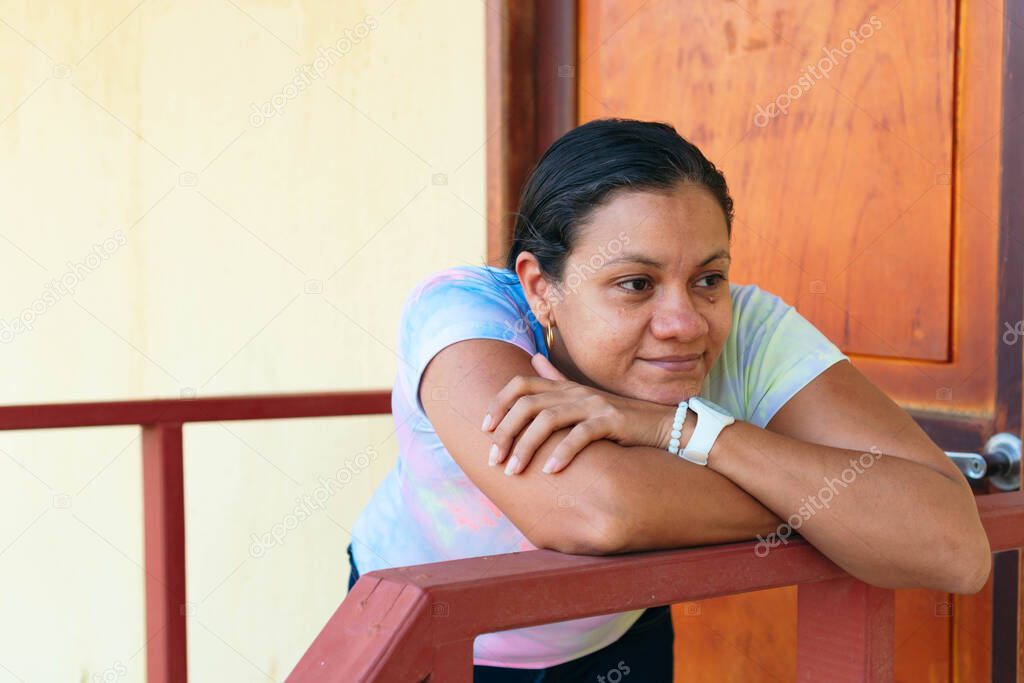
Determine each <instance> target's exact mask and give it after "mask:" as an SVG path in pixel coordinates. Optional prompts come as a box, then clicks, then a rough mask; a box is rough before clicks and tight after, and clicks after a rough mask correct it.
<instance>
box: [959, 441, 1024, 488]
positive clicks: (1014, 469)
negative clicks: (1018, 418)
mask: <svg viewBox="0 0 1024 683" xmlns="http://www.w3.org/2000/svg"><path fill="white" fill-rule="evenodd" d="M1020 450H1021V441H1020V437H1019V436H1015V435H1013V434H1010V433H1009V432H1001V433H999V434H996V435H995V436H993V437H992V438H991V439H989V440H988V441H987V442H985V449H984V452H982V453H981V454H978V453H959V452H956V451H946V455H948V456H949V459H950V460H952V461H953V464H955V465H956V466H957V467H958V468H959V469H960V471H961V472H963V474H964V476H965V477H967V478H968V479H984V478H985V477H988V480H989V481H990V482H992V485H993V486H995V487H996V488H997V489H999V490H1000V491H1016V490H1017V489H1019V488H1020Z"/></svg>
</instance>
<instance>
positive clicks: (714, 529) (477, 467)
mask: <svg viewBox="0 0 1024 683" xmlns="http://www.w3.org/2000/svg"><path fill="white" fill-rule="evenodd" d="M531 374H536V373H535V372H534V371H533V368H532V367H531V364H530V357H529V356H528V355H527V354H526V353H525V352H524V351H522V350H521V349H519V348H517V347H515V346H513V345H511V344H507V343H505V342H501V341H493V340H485V339H470V340H466V341H461V342H458V343H456V344H452V345H451V346H448V347H446V348H445V349H443V350H442V351H441V352H440V353H438V354H437V355H436V356H434V358H433V359H432V360H431V361H430V363H429V364H428V365H427V368H426V370H425V371H424V373H423V379H422V381H421V383H420V389H419V393H420V399H421V401H422V402H423V406H424V409H425V410H426V413H427V417H428V418H429V419H430V422H431V424H433V426H434V428H435V430H436V431H437V434H438V436H439V437H440V439H441V441H442V443H444V445H445V448H446V449H447V450H448V452H449V453H450V454H451V455H452V457H453V458H454V459H455V460H456V462H458V463H459V466H460V467H461V468H462V469H463V471H464V472H465V473H466V474H467V476H469V478H470V479H471V480H472V481H473V483H474V484H476V486H477V487H478V488H480V490H481V491H483V492H484V494H486V495H487V497H488V498H490V499H491V501H493V502H494V504H495V505H497V506H498V508H499V509H500V510H501V511H502V512H503V513H504V514H505V515H506V516H507V517H508V518H509V519H510V520H511V521H512V523H513V524H515V525H516V527H518V528H519V529H520V530H521V531H522V533H523V535H524V536H526V538H527V539H528V540H529V541H530V542H531V543H533V544H534V545H536V546H538V547H544V548H551V549H554V550H559V551H562V552H567V553H577V554H610V553H615V552H623V551H628V550H638V549H651V548H656V547H681V546H691V545H703V544H709V543H726V542H731V541H741V540H749V539H752V538H754V537H756V536H757V535H758V534H761V535H767V534H768V533H770V532H772V531H774V530H775V529H776V528H777V527H778V526H779V524H781V520H780V519H779V518H778V517H777V516H776V515H775V514H774V513H772V512H771V511H770V510H768V509H767V508H765V507H764V506H763V505H762V504H761V503H759V502H758V501H757V500H756V499H755V498H753V497H752V496H750V495H749V494H748V493H746V492H745V491H743V490H742V489H741V488H739V487H737V486H736V485H735V484H733V483H732V482H731V481H729V480H728V479H727V478H726V477H724V476H722V475H721V474H718V473H716V472H714V471H712V470H710V469H708V468H704V467H700V466H698V465H694V464H693V463H690V462H687V461H685V460H683V459H681V458H677V457H674V456H671V455H670V454H669V453H668V452H666V451H664V450H661V449H656V448H644V447H631V448H625V447H622V446H619V445H618V444H615V443H612V442H610V441H603V440H602V441H597V442H594V443H592V444H590V445H588V446H587V447H586V448H585V449H584V450H583V451H582V452H581V453H580V454H579V455H578V456H577V457H576V459H575V460H574V461H573V464H572V466H570V467H569V468H568V469H566V470H564V471H563V472H561V473H559V474H557V475H549V474H544V473H543V472H541V468H542V466H543V464H544V462H545V460H546V459H547V456H549V455H550V453H551V451H553V450H554V448H555V447H556V446H557V444H558V443H559V441H560V440H561V438H563V437H564V436H565V434H567V433H568V432H569V429H562V430H559V431H557V432H555V433H554V434H553V435H552V437H551V438H550V439H548V440H547V441H546V442H545V443H544V444H543V445H542V446H541V448H540V449H539V450H538V456H539V457H535V458H534V460H533V461H532V464H531V465H530V466H528V467H527V468H526V470H524V471H523V472H522V473H521V474H519V475H517V476H515V477H506V476H505V475H504V474H503V473H502V469H501V468H500V467H489V466H488V464H487V454H488V450H489V449H490V446H491V440H490V438H489V436H488V434H486V433H484V432H482V431H481V430H480V425H481V423H482V421H483V418H484V413H485V412H486V409H487V406H488V404H489V403H490V401H491V398H492V397H493V396H494V394H496V393H497V392H498V391H499V390H500V389H501V388H502V387H503V386H505V384H507V383H508V382H509V381H510V380H511V379H512V378H513V377H515V376H517V375H531ZM691 419H692V415H691ZM538 460H539V461H540V462H539V463H538ZM638 522H639V523H640V524H639V526H640V527H642V531H643V533H642V534H641V536H640V539H639V540H640V541H641V542H642V545H641V546H639V547H638V546H637V545H636V541H637V540H638V539H635V538H631V537H628V536H629V534H632V533H634V530H635V529H636V527H637V526H638V525H637V523H638ZM510 550H512V549H511V548H510Z"/></svg>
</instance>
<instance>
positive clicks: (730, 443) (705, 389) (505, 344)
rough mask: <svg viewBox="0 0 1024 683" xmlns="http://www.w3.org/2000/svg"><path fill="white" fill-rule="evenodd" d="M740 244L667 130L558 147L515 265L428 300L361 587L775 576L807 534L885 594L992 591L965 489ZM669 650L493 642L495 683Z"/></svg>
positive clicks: (664, 620)
mask: <svg viewBox="0 0 1024 683" xmlns="http://www.w3.org/2000/svg"><path fill="white" fill-rule="evenodd" d="M731 234H732V199H731V198H730V196H729V192H728V189H727V186H726V182H725V179H724V178H723V177H722V175H721V173H719V171H718V170H717V169H716V168H715V166H714V165H713V164H712V163H711V162H709V161H708V160H707V159H705V158H704V156H703V155H702V154H701V152H700V151H699V150H698V149H697V148H696V147H694V146H693V145H691V144H690V143H688V142H687V141H686V140H684V139H682V138H681V137H680V136H679V135H678V134H677V133H676V131H675V130H674V129H673V128H672V127H671V126H669V125H665V124H661V123H651V122H642V121H633V120H623V119H605V120H597V121H592V122H590V123H587V124H585V125H582V126H580V127H578V128H576V129H574V130H572V131H570V132H569V133H567V134H566V135H564V136H563V137H562V138H560V139H559V140H557V141H556V142H555V143H554V144H553V145H552V146H551V147H550V148H549V149H548V150H547V151H546V152H545V154H544V156H543V157H542V158H541V159H540V161H539V162H538V164H537V166H536V168H535V169H534V170H533V172H532V174H531V175H530V178H529V180H528V181H527V183H526V186H525V188H524V191H523V195H522V199H521V203H520V207H519V213H518V217H517V221H516V225H515V234H514V238H513V243H512V247H511V249H510V251H509V254H508V260H507V264H506V268H505V269H496V268H483V267H468V266H462V267H455V268H451V269H448V270H446V271H443V272H441V273H438V274H436V275H434V276H432V277H430V278H428V279H427V280H425V281H424V282H422V283H421V284H420V285H419V286H418V287H417V288H416V289H415V290H414V292H413V293H412V295H411V296H410V297H409V300H408V301H407V303H406V306H405V308H404V310H403V313H402V323H401V330H400V333H399V354H400V356H401V357H402V359H403V362H402V364H401V366H400V367H399V371H398V375H397V379H396V382H395V386H394V394H393V411H394V418H395V421H396V424H397V425H398V442H399V456H398V462H397V465H396V466H395V468H394V469H393V470H392V471H391V473H390V474H389V475H388V477H387V478H386V479H385V480H384V482H383V483H382V484H381V486H380V487H379V488H378V490H377V491H376V493H375V495H374V497H373V499H372V500H371V502H370V503H369V505H368V507H367V508H366V509H365V510H364V512H363V513H362V515H361V516H360V518H359V519H358V521H357V522H356V525H355V528H354V533H353V544H352V545H351V546H350V547H349V550H350V557H352V558H353V567H352V572H353V576H354V577H358V574H359V573H360V572H367V571H371V570H374V569H379V568H383V567H389V566H402V565H411V564H419V563H424V562H436V561H442V560H449V559H455V558H461V557H473V556H479V555H489V554H497V553H504V552H511V551H518V550H531V549H534V548H551V549H555V550H559V551H562V552H567V553H577V554H610V553H620V552H632V551H639V550H649V549H656V548H674V547H684V546H693V545H702V544H709V543H723V542H730V541H741V540H751V539H754V538H755V537H756V538H761V539H762V544H758V548H759V549H760V550H759V551H758V554H759V555H762V554H764V553H767V552H768V550H770V547H771V545H769V544H768V542H767V541H765V540H764V538H763V537H764V536H768V535H770V534H774V535H773V536H771V539H772V543H779V542H785V541H786V539H787V538H788V536H789V534H790V533H791V532H792V531H794V530H795V529H797V528H798V529H799V533H800V534H801V536H803V537H804V538H805V539H807V541H809V542H810V543H812V544H813V545H815V546H816V547H817V548H818V549H819V550H820V551H821V552H822V553H824V554H825V555H827V556H828V557H830V558H831V559H832V560H833V561H835V562H836V563H837V564H839V565H840V566H841V567H843V568H844V569H846V570H847V571H848V572H850V573H851V574H852V575H854V576H856V577H858V578H860V579H861V580H863V581H866V582H868V583H872V584H875V585H879V586H883V587H888V588H897V587H911V586H916V587H928V588H934V589H938V590H943V591H951V592H957V593H965V592H967V593H969V592H976V591H978V590H980V588H981V586H982V585H983V584H984V581H985V580H986V578H987V576H988V571H989V567H990V550H989V546H988V539H987V537H986V535H985V533H984V530H983V528H982V526H981V523H980V520H979V517H978V513H977V509H976V507H975V504H974V500H973V498H972V495H971V491H970V487H969V486H968V484H967V483H966V481H965V480H964V478H963V477H962V475H961V474H960V473H959V471H958V470H957V469H956V467H955V466H954V465H952V464H951V463H950V462H949V460H948V458H947V457H946V456H945V454H944V453H943V452H942V451H941V450H940V449H939V448H938V447H937V446H936V445H935V444H934V443H933V442H932V441H931V440H930V439H929V438H928V437H927V436H926V435H925V434H924V432H923V431H922V430H921V429H920V428H919V427H918V426H917V424H916V423H915V422H914V421H913V420H912V419H911V418H910V417H909V416H908V415H907V414H906V413H905V412H904V411H902V410H901V409H900V408H899V407H898V406H896V404H894V403H893V402H892V401H891V400H890V399H889V398H887V397H886V396H885V395H884V394H883V393H882V392H881V391H879V390H878V389H877V388H876V387H875V386H873V385H872V384H871V383H870V382H869V381H868V380H867V379H865V378H864V377H863V376H862V375H861V374H860V373H859V372H858V371H857V370H856V369H855V368H854V367H853V366H852V365H851V364H850V363H849V362H848V361H849V359H848V358H847V357H846V356H844V355H843V354H842V353H841V352H840V351H839V349H838V348H836V347H835V345H833V344H832V343H831V342H830V341H829V340H828V339H827V338H826V337H825V336H824V335H822V334H821V333H820V332H819V331H818V330H817V329H815V328H814V326H812V325H811V324H810V323H809V322H808V321H807V320H805V319H804V318H803V317H802V316H800V314H799V313H798V312H797V311H796V310H795V309H794V308H792V307H791V306H789V305H787V304H786V303H785V302H783V301H782V300H781V299H779V298H778V297H776V296H774V295H772V294H770V293H768V292H765V291H763V290H761V289H760V288H758V287H757V286H755V285H734V284H731V283H730V282H729V281H728V276H729V269H730V256H729V244H730V238H731ZM851 473H852V477H851V476H850V474H851ZM762 551H763V552H762ZM354 580H355V579H354V578H353V582H354ZM672 637H673V633H672V625H671V620H670V618H669V613H668V607H667V606H663V607H658V608H651V609H647V610H634V611H631V612H626V613H622V614H613V615H606V616H600V617H592V618H587V619H577V620H572V621H566V622H560V623H557V624H547V625H544V626H538V627H531V628H525V629H517V630H512V631H504V632H500V633H492V634H486V635H483V636H480V637H478V638H477V639H476V641H475V644H474V662H475V664H476V665H477V666H476V667H475V674H474V680H477V681H537V680H544V681H552V680H600V678H599V677H600V676H604V677H606V678H607V677H608V675H609V672H610V671H611V670H612V669H613V668H617V670H618V671H619V674H620V676H621V675H623V674H624V671H623V669H622V668H621V667H622V666H626V667H628V668H629V671H630V675H631V678H633V679H634V680H643V681H670V680H671V675H672V674H671V672H672Z"/></svg>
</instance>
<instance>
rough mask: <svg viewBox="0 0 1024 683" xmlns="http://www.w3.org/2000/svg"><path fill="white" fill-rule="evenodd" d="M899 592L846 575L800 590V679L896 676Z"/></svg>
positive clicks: (836, 682)
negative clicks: (896, 604) (894, 669)
mask: <svg viewBox="0 0 1024 683" xmlns="http://www.w3.org/2000/svg"><path fill="white" fill-rule="evenodd" d="M895 618H896V613H895V594H894V593H893V591H891V590H888V589H885V588H877V587H875V586H871V585H868V584H866V583H864V582H863V581H858V580H857V579H854V578H851V577H847V578H841V579H833V580H830V581H819V582H816V583H808V584H802V585H801V586H800V587H799V588H798V589H797V622H796V624H797V629H796V630H797V635H796V648H797V651H796V671H797V680H798V681H830V682H832V683H842V682H845V681H872V682H881V681H884V682H886V683H891V681H892V680H893V654H894V648H893V639H894V636H893V627H894V623H895Z"/></svg>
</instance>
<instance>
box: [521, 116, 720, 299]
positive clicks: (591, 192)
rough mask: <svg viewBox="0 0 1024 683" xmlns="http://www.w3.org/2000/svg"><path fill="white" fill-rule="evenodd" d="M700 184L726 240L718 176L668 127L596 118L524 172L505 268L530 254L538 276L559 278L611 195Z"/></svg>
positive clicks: (713, 167)
mask: <svg viewBox="0 0 1024 683" xmlns="http://www.w3.org/2000/svg"><path fill="white" fill-rule="evenodd" d="M680 182H689V183H694V184H700V185H703V186H704V187H705V188H706V189H707V190H709V191H710V192H711V194H712V195H713V196H714V197H715V199H716V200H717V201H718V204H719V205H720V206H721V207H722V212H723V213H724V214H725V225H726V230H727V232H728V235H729V237H730V238H731V237H732V217H733V214H732V198H731V197H730V196H729V188H728V187H727V186H726V184H725V177H724V176H723V175H722V174H721V172H720V171H719V170H718V169H717V168H715V165H714V164H712V163H711V162H710V161H708V160H707V159H706V158H705V157H704V155H703V154H701V151H700V150H699V149H697V147H695V146H694V145H693V144H691V143H690V142H687V141H686V140H685V139H683V137H682V136H680V135H679V133H677V132H676V129H675V128H673V127H672V126H671V125H670V124H667V123H660V122H656V121H637V120H635V119H622V118H606V119H596V120H594V121H590V122H588V123H585V124H583V125H582V126H578V127H577V128H573V129H572V130H570V131H569V132H568V133H566V134H565V135H563V136H562V137H560V138H558V139H557V140H555V142H554V143H552V145H551V146H550V147H548V149H547V151H545V152H544V155H543V156H542V157H541V158H540V160H539V161H538V162H537V164H536V165H535V166H534V167H533V170H532V171H531V172H530V176H529V178H528V179H527V181H526V184H525V185H524V186H523V193H522V196H521V197H520V200H519V209H518V211H517V213H516V222H515V229H514V231H513V234H512V245H511V247H510V248H509V251H508V256H507V258H506V259H505V267H506V268H507V269H508V270H512V271H514V270H515V267H516V257H518V256H519V254H520V252H523V251H529V252H530V253H531V254H533V255H534V256H536V257H537V261H538V262H539V263H540V268H541V271H542V272H543V273H544V274H545V275H546V276H547V277H549V278H551V279H553V280H556V281H557V280H560V279H561V276H562V270H563V268H564V266H565V259H566V257H567V256H568V255H569V252H570V251H571V250H572V246H573V243H574V241H575V239H576V233H577V229H578V227H579V226H580V225H582V224H584V223H585V222H586V220H587V218H588V217H589V215H590V214H591V212H592V211H594V209H596V208H598V207H599V206H601V205H602V204H603V203H606V202H608V201H611V199H612V198H613V196H614V194H615V193H616V192H618V191H670V190H672V189H673V188H675V186H676V185H677V184H678V183H680Z"/></svg>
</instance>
